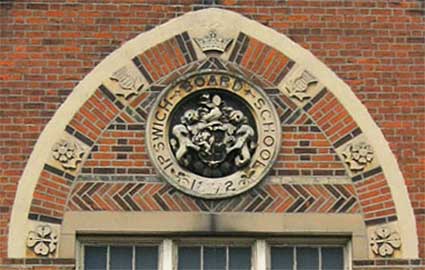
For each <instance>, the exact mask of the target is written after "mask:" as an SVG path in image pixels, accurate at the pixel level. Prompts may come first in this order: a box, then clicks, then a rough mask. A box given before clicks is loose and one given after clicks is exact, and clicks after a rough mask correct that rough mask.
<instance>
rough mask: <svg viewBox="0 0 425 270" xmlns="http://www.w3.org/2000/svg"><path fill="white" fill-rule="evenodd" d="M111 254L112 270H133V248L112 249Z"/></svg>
mask: <svg viewBox="0 0 425 270" xmlns="http://www.w3.org/2000/svg"><path fill="white" fill-rule="evenodd" d="M110 253H111V255H110V263H109V265H110V270H131V269H132V258H133V248H132V247H110Z"/></svg>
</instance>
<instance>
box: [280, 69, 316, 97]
mask: <svg viewBox="0 0 425 270" xmlns="http://www.w3.org/2000/svg"><path fill="white" fill-rule="evenodd" d="M314 83H317V79H316V78H315V77H314V76H313V75H311V74H310V73H309V72H308V71H303V73H302V74H301V75H300V76H299V77H297V78H296V79H294V80H290V81H289V82H288V83H287V85H286V86H285V88H286V90H287V91H288V94H289V96H290V97H293V98H296V99H298V100H299V101H303V100H304V99H307V98H310V97H311V96H310V95H309V94H308V93H307V89H308V87H309V86H310V85H311V84H314Z"/></svg>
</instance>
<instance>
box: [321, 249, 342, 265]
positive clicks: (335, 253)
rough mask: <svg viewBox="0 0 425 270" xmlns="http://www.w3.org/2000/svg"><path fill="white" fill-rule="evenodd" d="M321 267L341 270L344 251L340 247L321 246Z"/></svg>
mask: <svg viewBox="0 0 425 270" xmlns="http://www.w3.org/2000/svg"><path fill="white" fill-rule="evenodd" d="M322 269H323V270H343V269H344V252H343V249H342V247H328V248H322Z"/></svg>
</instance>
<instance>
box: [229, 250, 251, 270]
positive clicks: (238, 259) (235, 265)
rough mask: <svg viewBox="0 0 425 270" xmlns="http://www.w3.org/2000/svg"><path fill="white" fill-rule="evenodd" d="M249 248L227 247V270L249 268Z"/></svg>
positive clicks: (246, 269)
mask: <svg viewBox="0 0 425 270" xmlns="http://www.w3.org/2000/svg"><path fill="white" fill-rule="evenodd" d="M250 269H251V248H249V247H230V248H229V270H250Z"/></svg>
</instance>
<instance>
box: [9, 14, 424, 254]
mask: <svg viewBox="0 0 425 270" xmlns="http://www.w3.org/2000/svg"><path fill="white" fill-rule="evenodd" d="M205 18H210V19H211V18H213V19H211V20H217V22H221V23H222V22H227V23H231V25H232V27H231V29H230V30H225V31H224V26H223V25H222V26H221V29H222V30H223V31H224V32H225V33H227V34H229V33H231V34H233V35H234V41H233V44H232V45H231V48H229V51H228V52H227V53H225V54H223V55H222V56H221V59H218V58H209V59H207V56H206V55H205V54H203V53H202V52H201V51H200V50H199V49H198V48H197V47H196V44H195V43H194V41H193V36H199V35H200V34H201V33H204V32H205V31H206V29H207V28H206V27H204V26H203V25H202V24H200V25H197V24H194V23H193V22H194V21H195V22H196V21H202V20H204V19H205ZM218 25H220V24H218ZM218 30H220V27H218ZM192 35H193V36H192ZM223 67H225V68H227V69H228V70H231V71H233V72H239V73H241V74H243V75H244V76H245V77H247V78H250V79H251V80H252V81H253V82H255V83H257V84H259V85H261V86H262V87H263V88H264V89H265V91H267V92H268V93H270V95H271V96H273V99H274V101H275V103H276V107H277V109H278V111H279V112H280V115H281V118H282V122H283V123H284V124H285V125H284V128H285V127H286V128H288V127H291V124H294V125H295V129H296V131H297V132H298V131H301V132H298V133H302V132H304V133H305V134H304V135H305V136H306V137H305V138H308V139H304V140H303V139H302V138H304V137H303V136H302V135H300V134H298V133H297V132H296V134H292V135H291V130H289V129H288V130H285V129H283V134H284V135H287V136H289V135H291V136H293V137H297V138H296V139H294V143H295V144H296V145H297V146H299V148H300V149H303V150H301V151H300V153H299V157H298V160H297V161H300V162H298V163H296V162H293V163H292V164H286V165H283V166H282V167H279V166H278V165H276V166H275V167H274V168H273V170H272V173H271V174H274V175H276V176H292V177H293V176H294V174H295V172H296V173H298V175H297V176H305V177H307V176H310V177H312V176H313V177H319V176H322V177H323V176H346V178H348V179H349V180H350V181H349V182H347V181H345V182H342V183H332V184H326V185H322V186H320V185H314V184H311V183H308V184H288V183H286V182H277V183H272V184H268V185H264V184H263V185H260V186H259V187H257V188H255V189H254V190H253V191H252V192H248V193H245V194H243V195H242V196H241V197H239V198H231V199H226V200H221V201H219V202H216V201H214V202H205V201H202V200H199V199H193V198H191V197H189V196H186V195H184V194H181V193H178V192H174V191H173V190H172V189H171V188H170V187H169V186H168V185H166V184H164V183H160V182H155V181H152V182H149V181H148V182H147V183H143V184H141V183H139V182H138V181H137V176H139V177H143V176H153V175H155V172H154V170H153V168H151V166H150V162H149V160H148V158H147V154H146V152H145V149H144V146H143V142H142V141H141V140H143V138H140V137H138V136H137V135H136V133H143V130H144V123H145V121H146V119H147V114H148V112H149V105H151V102H152V101H153V100H154V99H155V97H156V95H157V94H158V93H159V92H160V91H161V90H162V89H163V88H164V87H165V86H166V85H167V84H168V83H170V82H171V81H173V80H174V79H175V78H177V77H179V76H181V75H183V74H184V73H187V72H189V71H193V70H194V69H196V68H219V69H221V68H223ZM295 67H299V68H302V69H305V70H308V71H309V72H311V74H313V76H314V77H315V78H317V80H318V81H319V82H320V85H321V87H320V89H317V91H316V92H315V93H314V95H312V96H311V97H309V99H308V100H306V101H304V100H302V102H299V103H296V102H293V101H292V100H291V97H290V96H288V94H287V93H286V92H285V82H287V81H288V80H289V79H288V76H290V74H291V71H292V70H293V69H294V68H295ZM121 68H125V69H126V72H129V73H130V74H131V75H132V76H136V77H138V79H139V80H138V87H136V88H137V89H134V91H135V94H133V95H131V96H126V95H125V94H124V95H123V93H120V92H119V91H117V90H116V89H114V85H113V82H111V78H112V77H113V76H115V75H114V74H117V72H118V69H120V70H121ZM112 81H113V80H112ZM136 92H137V93H136ZM285 121H286V122H285ZM291 138H292V137H291ZM300 138H301V139H300ZM359 138H361V139H362V140H363V141H366V142H367V143H369V144H371V145H372V146H373V148H374V150H375V155H376V158H375V163H374V165H373V166H371V167H370V168H368V169H367V170H365V171H362V172H360V173H358V172H357V173H355V174H352V173H350V170H349V169H347V167H346V165H345V164H344V162H343V161H342V160H341V151H342V150H341V147H343V146H347V145H348V144H349V143H350V142H355V141H356V140H358V139H359ZM61 139H65V140H68V141H69V140H70V141H72V142H75V143H76V144H77V145H78V146H79V147H80V148H81V151H82V152H83V153H84V154H83V155H82V159H83V160H84V165H82V164H83V163H79V166H78V167H77V168H76V169H75V170H71V171H70V170H68V169H66V168H64V167H63V166H62V167H61V164H60V163H58V162H57V161H55V160H53V159H52V157H51V155H50V152H49V151H45V149H52V147H53V146H54V144H55V143H56V142H58V141H59V140H61ZM283 141H284V143H285V142H287V143H288V142H290V141H291V140H290V139H289V137H288V138H287V140H283ZM305 141H308V142H311V143H314V142H316V143H317V144H318V145H319V144H320V145H321V146H322V148H320V149H324V150H323V151H327V153H326V155H321V156H319V158H323V159H329V158H330V159H332V158H333V159H334V160H332V163H335V168H337V169H335V168H333V169H335V170H331V169H329V168H325V167H324V168H321V167H320V166H319V167H318V168H313V169H311V167H310V168H309V169H306V168H297V167H296V166H298V165H300V164H301V165H302V164H308V163H309V162H303V160H302V156H303V158H304V159H306V157H307V156H308V157H309V158H310V159H312V158H315V157H312V155H311V154H313V153H311V152H310V153H309V152H308V151H312V150H309V149H313V148H309V147H307V145H302V144H303V143H305ZM111 142H112V143H111ZM129 142H131V143H129ZM114 149H115V150H117V151H112V150H114ZM130 149H131V150H132V151H129V150H130ZM285 149H287V150H290V147H286V148H285V147H283V148H282V150H283V151H285ZM317 149H319V148H317ZM133 150H134V151H133ZM108 151H109V152H108ZM111 151H112V152H114V153H113V154H111V153H110V152H111ZM281 153H282V155H283V158H282V159H283V160H285V161H287V160H288V159H287V158H286V159H285V152H281ZM294 154H296V153H294ZM307 154H310V155H307ZM124 157H125V158H124ZM111 159H113V160H112V161H111ZM377 160H378V161H379V162H376V161H377ZM304 161H307V160H304ZM327 161H328V162H327V163H319V162H311V165H309V166H318V164H321V165H323V166H325V165H327V166H329V164H330V160H327ZM130 163H131V164H130ZM277 163H279V161H278V162H277ZM301 165H300V166H301ZM285 166H286V167H285ZM112 169H113V170H114V171H112ZM95 170H97V172H100V173H99V175H100V176H99V177H101V176H102V174H108V175H111V174H112V175H119V176H121V177H122V178H121V180H117V181H116V182H114V181H111V182H110V183H109V182H108V181H106V182H105V183H100V182H97V181H94V180H97V179H91V180H90V179H89V180H88V181H87V179H84V174H88V173H94V172H95ZM329 171H331V172H330V173H329ZM338 171H339V172H338ZM307 172H309V173H307ZM316 173H317V175H316ZM126 174H128V175H126ZM327 174H330V175H327ZM34 176H39V177H34ZM123 176H131V177H133V179H132V181H133V182H131V181H128V182H126V183H123V180H122V179H125V178H123ZM103 177H104V176H103ZM100 179H101V178H100ZM127 180H128V179H127ZM127 180H126V181H127ZM403 183H404V182H403V178H402V175H401V173H400V171H399V169H398V166H397V163H396V161H395V159H394V157H393V155H392V153H391V151H390V149H389V147H388V145H387V143H386V142H385V139H384V137H383V135H382V133H381V132H380V130H379V129H378V128H377V127H376V125H375V123H374V122H373V120H372V119H371V117H370V115H369V114H368V113H367V111H366V109H365V108H364V107H363V106H362V105H361V103H360V101H359V100H357V99H356V97H355V96H354V94H353V93H352V92H351V90H350V89H349V87H348V86H347V85H346V84H344V83H343V82H342V81H341V80H340V79H338V78H337V77H336V75H335V74H334V73H332V72H331V71H330V70H328V69H327V68H326V67H325V66H324V65H323V64H322V63H321V62H320V61H319V60H317V59H316V58H315V57H314V56H312V55H311V54H310V53H309V52H308V51H305V50H304V49H302V48H301V47H299V46H298V45H296V44H294V43H293V42H292V41H290V40H289V39H287V38H286V37H284V36H282V35H280V34H278V33H276V32H274V31H273V30H270V29H268V28H265V27H263V26H261V25H259V24H258V23H256V22H253V21H250V20H247V19H246V18H243V17H242V16H240V15H237V14H235V13H233V12H228V11H223V10H216V9H210V10H203V11H198V12H194V13H190V14H187V15H184V16H182V17H180V18H178V19H175V20H172V21H170V22H169V23H167V24H165V25H163V26H161V27H158V28H157V29H154V30H151V31H149V32H147V33H144V34H141V35H139V36H138V37H136V38H135V39H133V40H132V41H130V42H128V43H127V44H125V45H124V46H123V47H122V48H120V49H118V50H117V51H115V52H114V53H112V54H111V55H110V56H109V57H108V58H107V59H105V60H104V61H103V62H102V63H101V64H99V65H98V66H97V67H96V68H95V69H94V70H93V71H92V72H91V73H90V74H89V75H88V76H87V77H86V78H85V79H84V80H83V81H82V82H81V83H80V84H79V85H78V86H77V87H76V88H75V89H74V91H73V93H72V94H71V96H70V97H69V98H68V99H67V101H66V102H65V103H64V104H63V105H62V107H61V108H60V109H59V110H58V112H57V113H56V114H55V116H54V117H53V119H52V120H51V121H50V123H49V124H48V126H47V127H46V129H45V131H44V132H43V133H42V135H41V136H40V139H39V140H38V142H37V145H36V146H35V148H34V151H33V153H32V155H31V158H30V160H29V162H28V165H27V167H26V169H25V172H24V174H23V176H22V178H21V180H20V183H19V188H18V192H17V196H16V200H15V204H14V207H13V212H12V220H11V226H10V228H11V229H10V232H9V256H10V257H23V256H24V251H25V247H24V242H25V235H26V232H27V231H28V230H30V228H31V226H33V224H34V223H39V222H44V223H46V222H47V223H51V224H58V225H57V226H59V227H60V224H61V223H62V219H63V215H64V213H65V211H67V210H72V211H99V210H108V211H204V212H205V211H207V212H224V211H247V212H254V211H256V212H262V211H264V212H277V213H283V212H288V213H295V212H316V213H334V212H345V213H358V212H362V213H363V215H364V220H365V223H366V225H368V226H375V225H377V224H386V223H391V222H396V221H397V220H403V224H402V225H401V224H398V227H399V229H400V233H401V236H402V239H403V242H404V243H409V244H406V245H404V246H405V251H404V254H403V255H404V256H406V257H417V245H416V244H414V243H417V235H416V229H415V220H414V217H413V212H412V209H411V206H410V202H409V199H408V196H407V191H406V188H405V186H404V184H403ZM102 196H103V197H102ZM393 198H394V200H393ZM18 224H19V225H18ZM12 239H13V241H12Z"/></svg>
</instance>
